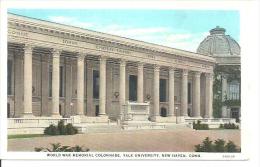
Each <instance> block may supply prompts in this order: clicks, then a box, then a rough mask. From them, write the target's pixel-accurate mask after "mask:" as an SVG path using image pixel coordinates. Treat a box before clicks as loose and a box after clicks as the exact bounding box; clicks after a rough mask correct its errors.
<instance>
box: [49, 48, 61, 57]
mask: <svg viewBox="0 0 260 167" xmlns="http://www.w3.org/2000/svg"><path fill="white" fill-rule="evenodd" d="M61 52H62V50H61V49H52V51H51V53H52V56H53V57H55V58H59V57H60V55H61Z"/></svg>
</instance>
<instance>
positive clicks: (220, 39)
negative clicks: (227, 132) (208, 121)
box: [197, 26, 241, 121]
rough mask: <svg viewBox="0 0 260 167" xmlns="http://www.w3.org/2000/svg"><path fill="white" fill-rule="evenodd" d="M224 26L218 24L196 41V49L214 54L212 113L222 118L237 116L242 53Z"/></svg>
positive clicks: (238, 112) (238, 116)
mask: <svg viewBox="0 0 260 167" xmlns="http://www.w3.org/2000/svg"><path fill="white" fill-rule="evenodd" d="M225 32H226V30H225V29H224V28H221V27H219V26H217V27H216V28H214V29H212V30H210V35H208V36H207V37H206V38H205V39H204V40H203V41H202V42H201V43H200V45H199V47H198V49H197V53H199V54H203V55H207V56H211V57H214V58H215V59H216V61H217V64H216V66H215V68H214V84H213V94H214V99H213V115H214V117H222V118H236V120H237V121H238V120H239V118H240V106H241V101H240V99H241V98H240V97H241V91H240V90H241V60H240V59H241V57H240V46H239V44H238V43H237V42H236V41H235V40H234V39H233V38H232V37H231V36H229V35H226V34H225Z"/></svg>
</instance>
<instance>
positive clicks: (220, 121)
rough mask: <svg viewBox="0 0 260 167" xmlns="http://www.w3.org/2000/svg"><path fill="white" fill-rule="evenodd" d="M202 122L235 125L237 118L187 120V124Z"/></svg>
mask: <svg viewBox="0 0 260 167" xmlns="http://www.w3.org/2000/svg"><path fill="white" fill-rule="evenodd" d="M194 121H195V122H197V121H201V123H205V124H225V123H235V124H236V119H235V118H192V117H190V118H185V122H188V123H193V122H194Z"/></svg>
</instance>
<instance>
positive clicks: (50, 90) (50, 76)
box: [49, 65, 52, 97]
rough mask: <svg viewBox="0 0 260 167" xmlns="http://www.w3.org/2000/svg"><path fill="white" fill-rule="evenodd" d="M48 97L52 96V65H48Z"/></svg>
mask: <svg viewBox="0 0 260 167" xmlns="http://www.w3.org/2000/svg"><path fill="white" fill-rule="evenodd" d="M49 97H52V65H50V66H49Z"/></svg>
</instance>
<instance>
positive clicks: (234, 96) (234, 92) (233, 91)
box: [228, 81, 240, 100]
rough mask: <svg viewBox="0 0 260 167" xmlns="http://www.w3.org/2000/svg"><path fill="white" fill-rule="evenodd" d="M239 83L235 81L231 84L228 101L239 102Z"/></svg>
mask: <svg viewBox="0 0 260 167" xmlns="http://www.w3.org/2000/svg"><path fill="white" fill-rule="evenodd" d="M239 86H240V85H239V83H238V82H237V81H233V82H231V83H229V94H228V100H239V99H240V90H239Z"/></svg>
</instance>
